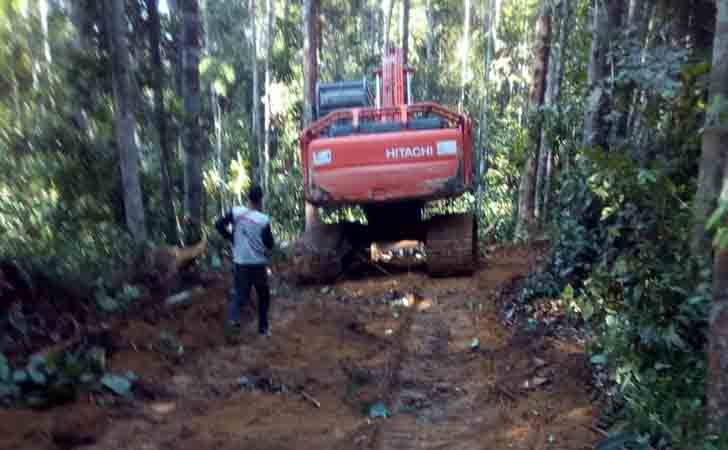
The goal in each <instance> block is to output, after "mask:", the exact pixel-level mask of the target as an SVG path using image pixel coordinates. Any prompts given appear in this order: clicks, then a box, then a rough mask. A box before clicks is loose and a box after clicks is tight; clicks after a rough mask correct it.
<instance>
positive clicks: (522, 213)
mask: <svg viewBox="0 0 728 450" xmlns="http://www.w3.org/2000/svg"><path fill="white" fill-rule="evenodd" d="M550 46H551V17H550V16H549V11H548V8H547V7H546V5H545V4H543V6H542V7H541V12H540V14H539V17H538V21H537V23H536V42H535V43H534V52H533V66H532V68H531V86H530V89H529V95H528V111H529V112H528V115H529V117H530V120H529V123H530V129H529V137H530V139H529V147H528V151H529V154H528V156H527V158H526V164H525V167H524V170H523V174H522V175H521V184H520V187H519V190H518V222H517V224H516V235H517V236H520V235H524V234H526V233H528V232H529V231H530V230H531V228H532V225H533V223H534V220H535V217H536V214H535V207H536V181H537V170H538V159H537V157H538V149H539V148H540V139H541V126H542V122H543V117H542V116H543V113H542V112H541V111H540V108H541V106H542V105H543V101H544V97H545V94H546V75H547V70H548V67H549V53H550Z"/></svg>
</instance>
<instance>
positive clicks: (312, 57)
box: [302, 0, 320, 230]
mask: <svg viewBox="0 0 728 450" xmlns="http://www.w3.org/2000/svg"><path fill="white" fill-rule="evenodd" d="M318 10H319V0H304V2H303V126H304V127H307V126H308V125H310V124H311V123H312V122H313V118H314V108H315V105H316V83H317V81H318V73H319V67H318V57H317V56H318V55H317V47H318V46H317V42H318V36H317V34H318V33H319V32H320V28H319V26H318V24H317V22H318ZM302 163H303V161H302ZM305 209H306V217H305V219H306V230H309V229H311V228H312V227H314V226H316V225H318V224H319V223H320V219H319V217H318V215H317V214H316V208H315V207H314V206H313V205H312V204H310V203H308V202H306V204H305Z"/></svg>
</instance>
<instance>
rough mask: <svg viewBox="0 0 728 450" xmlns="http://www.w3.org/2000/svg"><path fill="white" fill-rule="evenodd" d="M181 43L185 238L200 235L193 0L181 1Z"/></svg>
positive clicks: (199, 138)
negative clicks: (185, 176)
mask: <svg viewBox="0 0 728 450" xmlns="http://www.w3.org/2000/svg"><path fill="white" fill-rule="evenodd" d="M182 14H183V25H182V26H183V27H184V42H183V43H182V46H183V47H182V87H183V92H184V110H185V120H184V132H183V139H184V148H185V154H186V156H187V157H186V162H185V172H186V174H187V190H186V195H185V197H186V202H185V203H186V206H187V214H186V219H187V224H186V225H187V227H188V231H189V233H190V236H188V237H189V239H188V241H190V242H197V241H198V240H199V239H200V238H201V237H202V196H203V195H204V192H203V185H202V164H203V159H204V152H203V148H202V146H203V142H202V129H201V127H200V112H201V100H200V70H199V65H200V6H199V3H198V1H197V0H183V1H182Z"/></svg>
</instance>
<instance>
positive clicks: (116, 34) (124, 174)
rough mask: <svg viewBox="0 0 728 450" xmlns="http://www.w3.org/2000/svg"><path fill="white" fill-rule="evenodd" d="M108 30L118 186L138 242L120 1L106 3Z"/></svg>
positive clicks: (138, 199)
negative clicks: (119, 168)
mask: <svg viewBox="0 0 728 450" xmlns="http://www.w3.org/2000/svg"><path fill="white" fill-rule="evenodd" d="M106 15H107V29H108V36H109V48H110V49H111V54H112V57H111V74H112V86H113V94H114V129H115V134H116V145H117V147H118V149H119V163H120V166H121V183H122V187H123V190H124V214H125V217H126V225H127V228H128V229H129V232H130V233H131V235H132V236H133V237H134V240H135V241H136V242H138V243H141V242H144V240H146V238H147V228H146V223H145V220H144V203H143V201H142V188H141V183H140V181H139V148H138V147H137V143H136V120H135V119H134V112H133V108H132V104H131V98H132V90H131V89H132V88H131V83H132V78H131V73H130V68H129V59H130V58H129V43H128V39H127V35H126V29H127V27H126V13H125V11H124V1H123V0H107V2H106Z"/></svg>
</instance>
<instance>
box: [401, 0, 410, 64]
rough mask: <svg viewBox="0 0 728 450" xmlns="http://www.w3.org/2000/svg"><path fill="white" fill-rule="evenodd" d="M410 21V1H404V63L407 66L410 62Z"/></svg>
mask: <svg viewBox="0 0 728 450" xmlns="http://www.w3.org/2000/svg"><path fill="white" fill-rule="evenodd" d="M409 20H410V0H402V61H404V64H405V65H406V64H407V63H408V62H409V38H410V36H409V35H410V32H409Z"/></svg>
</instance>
